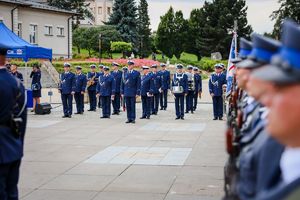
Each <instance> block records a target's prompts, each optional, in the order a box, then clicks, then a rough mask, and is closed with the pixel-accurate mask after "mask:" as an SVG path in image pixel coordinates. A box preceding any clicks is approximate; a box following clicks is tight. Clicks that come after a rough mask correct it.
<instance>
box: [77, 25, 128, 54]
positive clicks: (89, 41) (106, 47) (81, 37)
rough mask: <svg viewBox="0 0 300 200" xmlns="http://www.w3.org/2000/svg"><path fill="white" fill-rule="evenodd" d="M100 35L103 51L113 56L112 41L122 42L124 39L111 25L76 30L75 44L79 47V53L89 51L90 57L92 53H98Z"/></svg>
mask: <svg viewBox="0 0 300 200" xmlns="http://www.w3.org/2000/svg"><path fill="white" fill-rule="evenodd" d="M100 34H101V50H102V52H107V53H108V54H110V56H111V52H110V43H111V42H112V41H120V40H121V39H122V38H121V35H120V34H119V32H118V31H117V30H116V28H115V27H114V26H110V25H104V26H100V27H90V28H77V29H75V30H74V32H73V44H74V46H76V47H77V50H78V53H80V49H82V48H85V49H87V50H88V51H89V56H91V55H92V51H96V52H98V50H99V39H100V38H99V36H100Z"/></svg>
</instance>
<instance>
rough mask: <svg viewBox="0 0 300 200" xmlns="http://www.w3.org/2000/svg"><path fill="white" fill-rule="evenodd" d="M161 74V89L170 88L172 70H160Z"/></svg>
mask: <svg viewBox="0 0 300 200" xmlns="http://www.w3.org/2000/svg"><path fill="white" fill-rule="evenodd" d="M159 76H160V78H161V89H162V90H168V89H170V85H171V84H170V83H171V75H170V72H169V71H167V70H165V71H160V72H159Z"/></svg>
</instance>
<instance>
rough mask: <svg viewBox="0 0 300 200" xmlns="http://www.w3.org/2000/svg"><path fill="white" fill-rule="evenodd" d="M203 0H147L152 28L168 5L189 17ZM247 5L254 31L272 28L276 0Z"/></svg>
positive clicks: (154, 28)
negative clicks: (271, 17) (272, 15)
mask: <svg viewBox="0 0 300 200" xmlns="http://www.w3.org/2000/svg"><path fill="white" fill-rule="evenodd" d="M203 2H204V0H148V4H149V14H150V18H151V28H152V30H157V27H158V24H159V21H160V16H162V15H164V14H165V13H166V12H167V11H168V9H169V8H170V6H173V8H174V9H175V10H182V11H183V13H184V16H185V18H189V15H190V12H191V10H192V9H194V8H201V7H202V6H203ZM246 2H247V6H248V22H249V24H251V25H252V27H253V29H254V31H255V32H258V33H264V32H271V31H272V30H273V25H274V22H273V21H271V20H270V18H269V16H270V15H271V13H272V12H273V11H274V10H277V9H278V7H279V4H278V3H277V2H278V1H277V0H246Z"/></svg>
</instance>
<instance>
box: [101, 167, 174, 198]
mask: <svg viewBox="0 0 300 200" xmlns="http://www.w3.org/2000/svg"><path fill="white" fill-rule="evenodd" d="M179 169H180V168H178V167H169V166H131V167H130V168H129V169H127V170H126V171H125V172H124V173H123V174H122V175H121V176H119V177H118V178H117V179H116V180H114V182H113V183H112V184H110V185H109V186H108V187H107V188H106V189H105V191H109V192H137V193H139V192H143V193H167V192H168V190H169V188H170V187H171V185H172V183H173V181H174V180H175V178H176V174H177V173H178V171H179Z"/></svg>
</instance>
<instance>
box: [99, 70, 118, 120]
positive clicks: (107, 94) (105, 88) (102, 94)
mask: <svg viewBox="0 0 300 200" xmlns="http://www.w3.org/2000/svg"><path fill="white" fill-rule="evenodd" d="M103 70H104V74H103V75H102V76H100V77H99V82H98V85H97V96H99V98H100V99H101V105H102V117H101V118H102V119H105V118H110V115H111V100H112V99H114V98H115V91H116V80H115V79H114V77H113V75H111V74H110V72H109V67H107V66H105V67H104V68H103Z"/></svg>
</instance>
